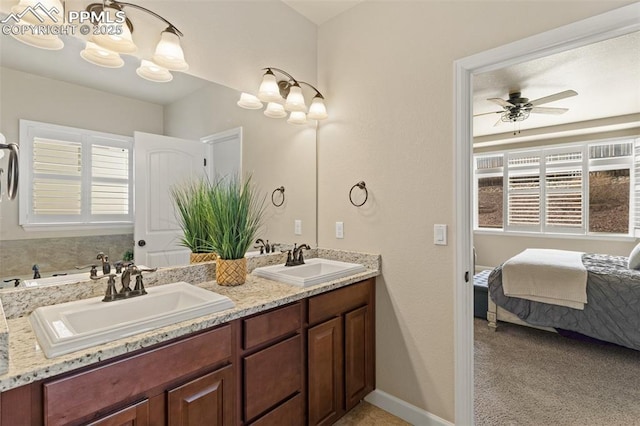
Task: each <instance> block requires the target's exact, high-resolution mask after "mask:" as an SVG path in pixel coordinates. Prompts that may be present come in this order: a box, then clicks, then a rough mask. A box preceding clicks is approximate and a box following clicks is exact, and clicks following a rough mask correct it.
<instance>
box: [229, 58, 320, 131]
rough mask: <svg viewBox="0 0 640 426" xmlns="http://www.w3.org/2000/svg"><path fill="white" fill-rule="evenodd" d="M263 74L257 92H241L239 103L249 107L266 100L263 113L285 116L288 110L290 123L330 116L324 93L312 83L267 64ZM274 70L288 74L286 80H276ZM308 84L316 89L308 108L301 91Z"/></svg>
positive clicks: (256, 107) (259, 107) (256, 106)
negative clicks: (297, 78) (256, 93)
mask: <svg viewBox="0 0 640 426" xmlns="http://www.w3.org/2000/svg"><path fill="white" fill-rule="evenodd" d="M264 70H265V71H266V72H265V73H264V76H263V78H262V83H261V84H260V88H259V89H258V95H257V96H255V95H252V94H249V93H242V94H241V95H240V100H239V101H238V106H240V107H242V108H246V109H261V108H262V107H263V106H264V105H263V102H264V103H266V104H267V107H266V109H265V111H264V115H266V116H267V117H270V118H284V117H286V116H287V111H288V112H289V114H288V115H289V118H288V119H287V123H290V124H305V123H306V122H307V118H310V119H313V120H324V119H325V118H327V117H328V115H327V109H326V106H325V104H324V96H322V93H320V91H319V90H318V89H316V88H315V87H314V86H312V85H311V84H309V83H307V82H304V81H301V80H296V79H295V78H294V77H293V76H292V75H291V74H289V73H288V72H286V71H283V70H281V69H279V68H274V67H268V68H264ZM274 71H276V72H278V73H280V74H283V75H284V76H286V78H287V79H286V80H280V81H277V80H276V76H275V74H274ZM301 85H303V86H307V87H310V88H311V89H313V90H314V91H315V95H314V97H313V99H312V101H311V105H310V106H309V108H307V105H306V103H305V100H304V95H303V93H302V87H301Z"/></svg>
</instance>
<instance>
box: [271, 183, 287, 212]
mask: <svg viewBox="0 0 640 426" xmlns="http://www.w3.org/2000/svg"><path fill="white" fill-rule="evenodd" d="M276 192H279V193H280V194H282V200H280V203H276V200H275V196H276ZM271 204H273V205H274V206H276V207H280V206H281V205H283V204H284V186H281V187H280V188H276V189H274V190H273V192H272V193H271Z"/></svg>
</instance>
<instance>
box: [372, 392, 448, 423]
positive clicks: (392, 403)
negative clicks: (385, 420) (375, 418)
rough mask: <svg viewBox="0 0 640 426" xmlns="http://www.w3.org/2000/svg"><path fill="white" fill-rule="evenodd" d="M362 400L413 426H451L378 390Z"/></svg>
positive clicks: (433, 415)
mask: <svg viewBox="0 0 640 426" xmlns="http://www.w3.org/2000/svg"><path fill="white" fill-rule="evenodd" d="M364 400H365V401H367V402H368V403H369V404H372V405H375V406H376V407H378V408H382V409H383V410H385V411H388V412H389V413H391V414H393V415H394V416H396V417H400V418H401V419H402V420H404V421H405V422H408V423H411V424H412V425H415V426H453V423H450V422H448V421H446V420H445V419H443V418H440V417H438V416H436V415H435V414H431V413H430V412H428V411H425V410H423V409H422V408H418V407H416V406H415V405H411V404H409V403H408V402H405V401H403V400H401V399H400V398H396V397H395V396H393V395H389V394H388V393H386V392H384V391H381V390H378V389H376V390H374V391H373V392H371V393H370V394H369V395H367V396H366V397H365V398H364Z"/></svg>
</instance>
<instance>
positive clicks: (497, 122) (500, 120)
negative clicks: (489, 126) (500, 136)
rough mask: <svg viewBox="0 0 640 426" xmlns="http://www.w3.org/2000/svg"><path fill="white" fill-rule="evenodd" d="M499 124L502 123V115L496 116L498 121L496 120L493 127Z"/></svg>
mask: <svg viewBox="0 0 640 426" xmlns="http://www.w3.org/2000/svg"><path fill="white" fill-rule="evenodd" d="M500 124H502V117H500V118H498V121H496V124H494V125H493V127H498V126H499V125H500Z"/></svg>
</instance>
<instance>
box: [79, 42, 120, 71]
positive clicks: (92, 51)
mask: <svg viewBox="0 0 640 426" xmlns="http://www.w3.org/2000/svg"><path fill="white" fill-rule="evenodd" d="M80 56H82V59H84V60H85V61H87V62H91V63H92V64H94V65H99V66H101V67H106V68H120V67H121V66H123V65H124V60H123V59H122V58H121V57H120V55H119V54H118V53H117V52H114V51H112V50H109V49H105V48H104V47H101V46H98V45H97V44H95V43H92V42H90V41H88V42H87V46H86V47H85V48H84V50H83V51H82V52H80Z"/></svg>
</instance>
